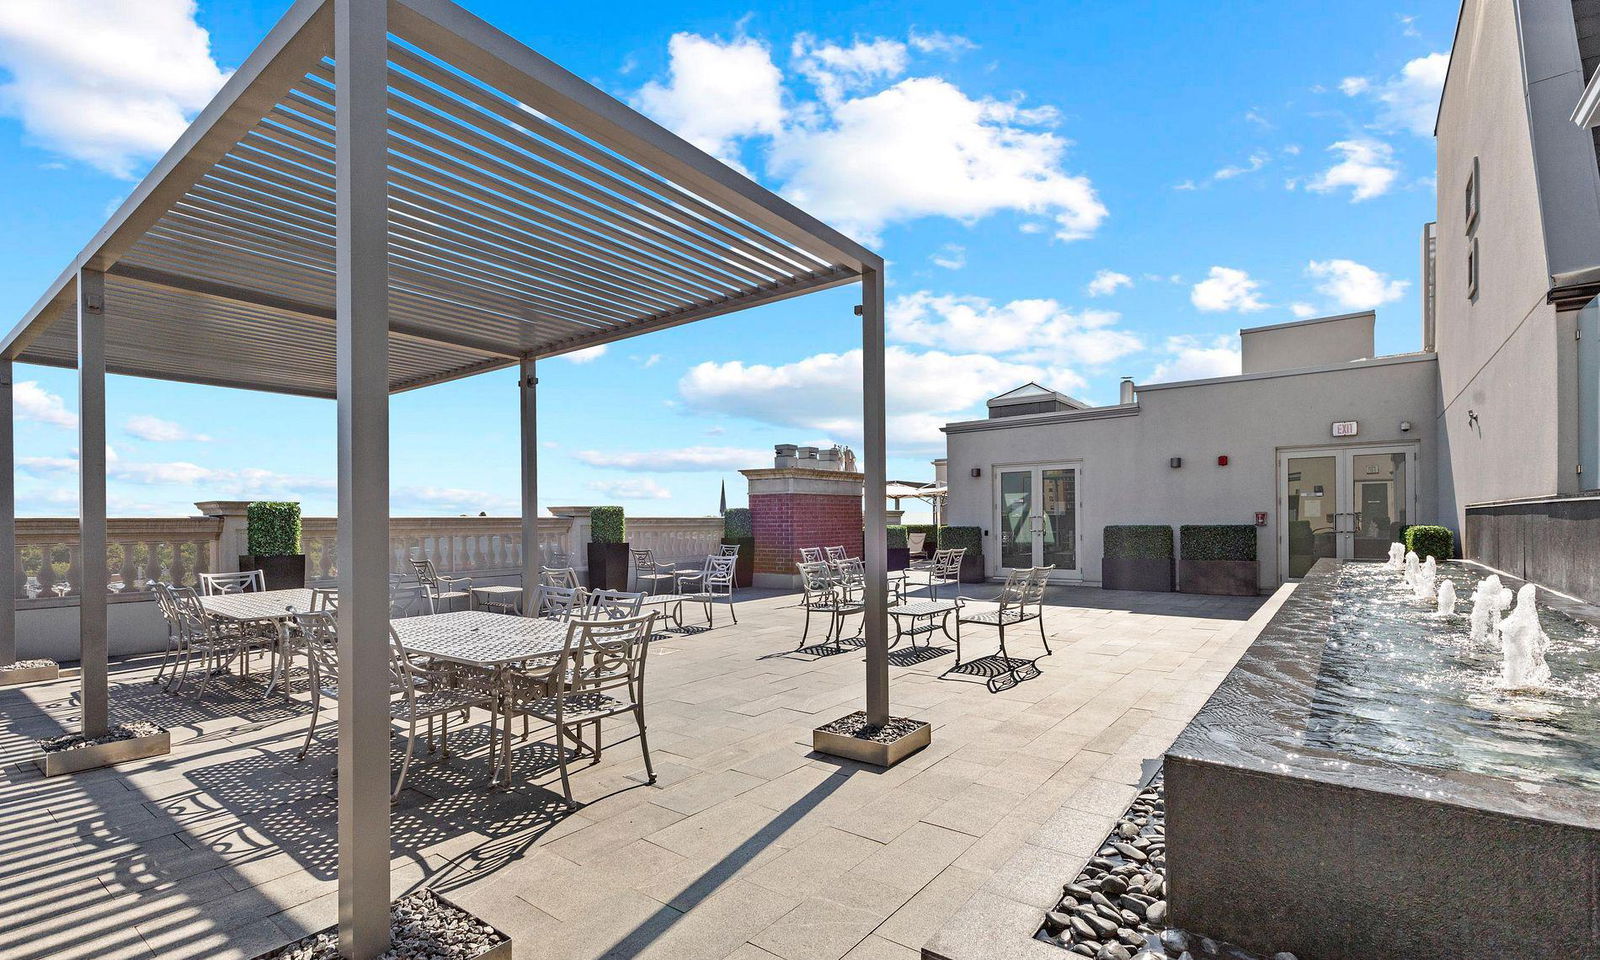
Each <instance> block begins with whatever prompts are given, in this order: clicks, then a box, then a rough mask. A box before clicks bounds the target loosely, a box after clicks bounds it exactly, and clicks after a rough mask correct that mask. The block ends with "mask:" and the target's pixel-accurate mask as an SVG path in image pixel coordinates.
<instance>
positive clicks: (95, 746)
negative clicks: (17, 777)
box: [33, 723, 172, 777]
mask: <svg viewBox="0 0 1600 960" xmlns="http://www.w3.org/2000/svg"><path fill="white" fill-rule="evenodd" d="M113 737H114V738H115V739H112V738H113ZM39 746H40V747H42V748H43V750H44V752H43V753H42V754H41V755H39V756H38V757H35V758H34V761H33V762H34V763H35V764H36V765H37V766H38V767H39V770H40V772H41V773H43V774H44V775H45V776H47V777H54V776H59V775H61V774H66V773H77V772H79V771H81V770H94V769H96V768H99V767H109V766H111V765H113V764H118V763H126V762H128V761H130V760H143V759H145V758H146V757H160V756H164V755H166V754H169V753H171V752H172V735H171V734H170V733H168V732H167V731H165V730H163V729H161V728H160V727H157V726H156V725H155V724H149V723H143V724H127V725H119V726H115V727H112V728H111V732H110V733H108V734H107V735H106V736H105V737H100V738H97V739H95V740H92V741H88V742H85V741H84V739H83V738H82V737H80V736H65V737H57V738H56V739H54V740H43V741H40V743H39Z"/></svg>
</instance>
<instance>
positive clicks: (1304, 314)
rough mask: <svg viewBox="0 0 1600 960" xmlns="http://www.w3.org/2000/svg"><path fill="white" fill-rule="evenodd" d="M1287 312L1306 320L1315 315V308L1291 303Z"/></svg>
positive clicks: (1305, 304) (1306, 304)
mask: <svg viewBox="0 0 1600 960" xmlns="http://www.w3.org/2000/svg"><path fill="white" fill-rule="evenodd" d="M1289 311H1290V312H1291V313H1293V314H1294V315H1295V316H1296V317H1298V318H1299V319H1301V320H1308V319H1310V318H1311V317H1314V316H1316V315H1317V308H1316V307H1313V306H1312V305H1311V304H1309V303H1291V304H1289Z"/></svg>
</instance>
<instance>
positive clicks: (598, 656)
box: [554, 611, 658, 714]
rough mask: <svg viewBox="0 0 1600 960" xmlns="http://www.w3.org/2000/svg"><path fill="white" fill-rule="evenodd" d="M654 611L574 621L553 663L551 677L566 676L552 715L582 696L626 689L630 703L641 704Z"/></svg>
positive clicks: (560, 685) (556, 693)
mask: <svg viewBox="0 0 1600 960" xmlns="http://www.w3.org/2000/svg"><path fill="white" fill-rule="evenodd" d="M657 616H658V614H657V613H655V612H654V611H652V612H650V613H648V614H645V615H644V616H641V617H627V618H624V619H621V620H574V621H572V622H571V623H570V624H568V626H567V641H566V644H565V645H564V646H563V647H562V649H561V657H560V659H559V660H557V661H556V669H555V673H554V675H555V676H557V677H566V678H567V682H566V683H565V684H557V685H556V690H555V697H556V712H557V714H560V713H562V712H563V710H564V707H565V701H566V700H569V699H572V698H574V697H581V696H584V695H586V694H599V693H607V692H609V691H613V690H624V689H625V690H626V691H627V694H628V696H629V697H630V698H631V699H632V700H633V702H634V703H643V702H644V665H645V658H646V657H647V656H648V654H649V652H650V636H651V634H652V633H653V628H654V626H655V619H656V617H657Z"/></svg>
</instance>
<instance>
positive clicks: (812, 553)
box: [800, 547, 826, 563]
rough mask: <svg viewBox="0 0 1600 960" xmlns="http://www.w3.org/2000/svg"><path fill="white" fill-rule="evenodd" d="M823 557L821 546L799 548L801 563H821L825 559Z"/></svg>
mask: <svg viewBox="0 0 1600 960" xmlns="http://www.w3.org/2000/svg"><path fill="white" fill-rule="evenodd" d="M825 559H826V558H825V557H823V555H822V548H821V547H801V548H800V562H801V563H823V562H824V561H825Z"/></svg>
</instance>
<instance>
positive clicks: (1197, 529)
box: [1178, 523, 1256, 560]
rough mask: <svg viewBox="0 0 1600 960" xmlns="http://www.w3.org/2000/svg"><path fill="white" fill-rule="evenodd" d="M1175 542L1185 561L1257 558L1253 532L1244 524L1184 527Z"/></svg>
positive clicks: (1211, 524) (1248, 525)
mask: <svg viewBox="0 0 1600 960" xmlns="http://www.w3.org/2000/svg"><path fill="white" fill-rule="evenodd" d="M1178 539H1179V541H1180V543H1181V544H1182V547H1183V559H1184V560H1254V559H1255V558H1256V528H1255V527H1253V526H1251V525H1250V524H1247V523H1207V524H1184V525H1183V526H1181V527H1179V528H1178Z"/></svg>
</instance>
